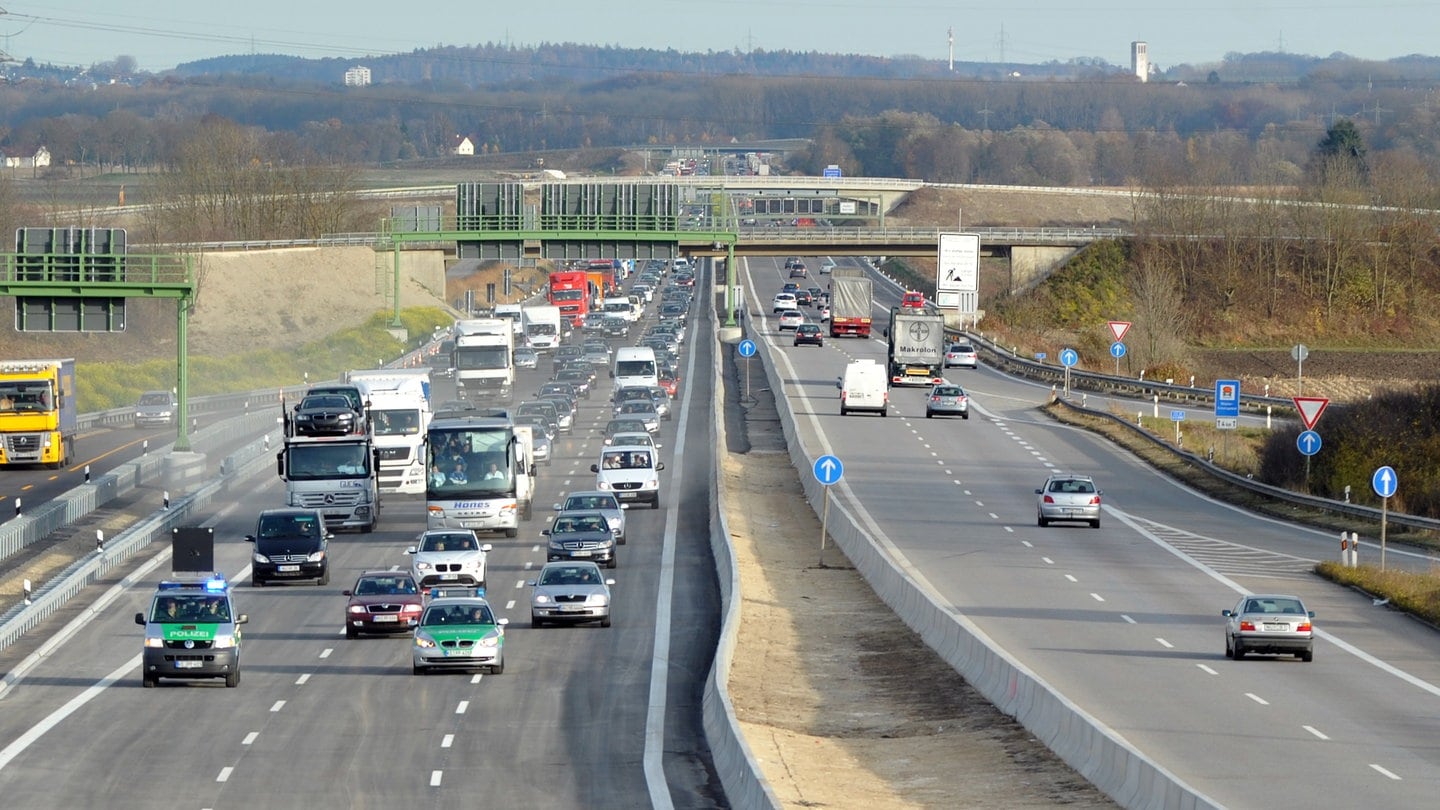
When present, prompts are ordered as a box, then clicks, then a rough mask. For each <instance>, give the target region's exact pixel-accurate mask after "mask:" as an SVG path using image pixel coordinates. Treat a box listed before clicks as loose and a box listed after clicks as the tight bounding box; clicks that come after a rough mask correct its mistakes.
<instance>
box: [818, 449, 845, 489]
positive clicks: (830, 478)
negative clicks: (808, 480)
mask: <svg viewBox="0 0 1440 810" xmlns="http://www.w3.org/2000/svg"><path fill="white" fill-rule="evenodd" d="M844 475H845V465H844V464H841V463H840V459H838V458H836V457H835V456H830V455H825V456H821V457H820V458H817V459H815V480H816V481H819V482H820V483H822V484H824V485H825V486H827V487H828V486H830V485H831V484H834V483H837V482H838V481H839V480H840V479H841V478H842V477H843V476H844Z"/></svg>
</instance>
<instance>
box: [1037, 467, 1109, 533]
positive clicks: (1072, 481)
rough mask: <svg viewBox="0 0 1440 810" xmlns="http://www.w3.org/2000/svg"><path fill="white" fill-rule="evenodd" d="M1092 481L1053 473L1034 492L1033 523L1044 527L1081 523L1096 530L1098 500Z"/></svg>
mask: <svg viewBox="0 0 1440 810" xmlns="http://www.w3.org/2000/svg"><path fill="white" fill-rule="evenodd" d="M1103 494H1104V493H1103V492H1101V491H1100V490H1098V489H1096V488H1095V480H1094V479H1093V478H1091V477H1090V476H1088V475H1066V474H1064V473H1055V474H1054V475H1051V476H1050V477H1049V478H1046V479H1045V485H1044V486H1042V487H1040V488H1039V489H1037V490H1035V495H1036V496H1037V497H1036V499H1035V523H1036V524H1037V525H1040V526H1048V525H1050V523H1051V521H1055V520H1074V521H1083V522H1087V523H1089V524H1090V526H1091V528H1095V529H1098V528H1100V496H1101V495H1103Z"/></svg>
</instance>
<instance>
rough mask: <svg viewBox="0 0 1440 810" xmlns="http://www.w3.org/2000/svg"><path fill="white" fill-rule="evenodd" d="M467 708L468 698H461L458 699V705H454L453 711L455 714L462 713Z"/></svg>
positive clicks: (468, 705)
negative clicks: (460, 699)
mask: <svg viewBox="0 0 1440 810" xmlns="http://www.w3.org/2000/svg"><path fill="white" fill-rule="evenodd" d="M468 708H470V701H468V700H462V701H460V705H458V706H456V707H455V713H456V714H464V713H465V710H466V709H468Z"/></svg>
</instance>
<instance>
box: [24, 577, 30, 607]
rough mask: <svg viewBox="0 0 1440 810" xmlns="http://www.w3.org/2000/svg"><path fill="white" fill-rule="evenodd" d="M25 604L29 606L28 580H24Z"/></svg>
mask: <svg viewBox="0 0 1440 810" xmlns="http://www.w3.org/2000/svg"><path fill="white" fill-rule="evenodd" d="M24 587H25V604H27V605H28V604H30V580H28V579H27V580H25V585H24Z"/></svg>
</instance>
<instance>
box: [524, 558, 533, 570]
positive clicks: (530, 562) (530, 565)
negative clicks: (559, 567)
mask: <svg viewBox="0 0 1440 810" xmlns="http://www.w3.org/2000/svg"><path fill="white" fill-rule="evenodd" d="M534 567H535V561H534V560H526V561H525V570H526V571H529V570H530V569H531V568H534Z"/></svg>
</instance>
